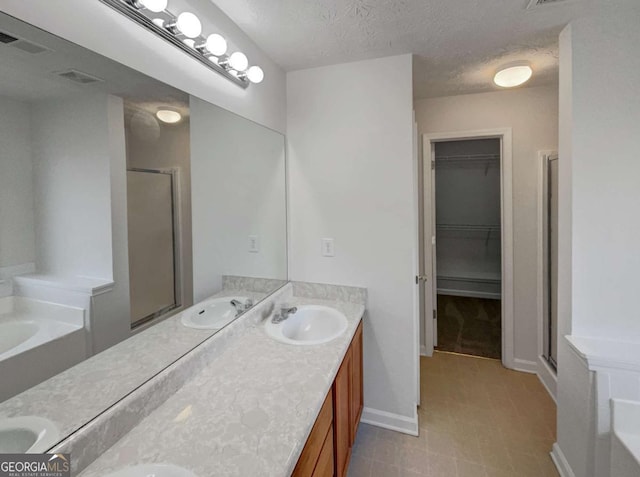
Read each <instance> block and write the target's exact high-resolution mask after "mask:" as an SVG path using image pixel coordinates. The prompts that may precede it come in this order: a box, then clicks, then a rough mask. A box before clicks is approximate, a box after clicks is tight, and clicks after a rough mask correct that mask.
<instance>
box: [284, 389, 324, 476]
mask: <svg viewBox="0 0 640 477" xmlns="http://www.w3.org/2000/svg"><path fill="white" fill-rule="evenodd" d="M332 422H333V399H332V393H331V391H329V394H328V395H327V397H326V398H325V400H324V404H323V405H322V409H320V414H318V419H317V420H316V423H315V425H314V426H313V429H311V434H309V438H308V439H307V443H306V445H305V446H304V449H303V450H302V454H300V459H299V460H298V463H297V464H296V468H295V469H294V470H293V474H291V475H292V476H293V477H311V476H313V475H315V474H314V473H313V471H314V469H315V468H316V464H317V463H318V459H319V458H320V457H321V452H322V451H323V446H324V443H325V440H326V438H327V433H328V432H329V430H330V429H333V427H332V425H331V424H332ZM331 441H332V444H331V457H332V458H333V432H331ZM332 465H333V464H332ZM318 475H321V474H318ZM329 475H331V474H329Z"/></svg>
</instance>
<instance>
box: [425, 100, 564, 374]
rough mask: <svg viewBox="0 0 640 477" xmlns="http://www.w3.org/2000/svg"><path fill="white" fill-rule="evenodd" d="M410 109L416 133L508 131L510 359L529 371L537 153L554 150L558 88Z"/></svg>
mask: <svg viewBox="0 0 640 477" xmlns="http://www.w3.org/2000/svg"><path fill="white" fill-rule="evenodd" d="M415 110H416V118H417V121H418V127H419V129H420V133H421V134H427V133H436V132H455V131H469V130H478V129H496V128H505V127H510V128H512V132H513V232H514V257H513V263H514V271H513V276H514V283H513V286H514V308H515V310H514V333H515V339H514V355H515V358H516V360H521V361H524V362H526V363H524V364H525V365H526V366H529V367H534V366H535V364H534V363H535V362H536V360H537V356H538V343H537V335H538V317H537V306H538V298H537V294H538V293H542V292H543V291H542V290H538V289H537V288H538V283H537V268H538V262H539V260H538V256H537V210H538V209H537V206H538V197H537V180H538V151H540V150H545V149H546V150H549V149H557V144H558V89H557V88H555V87H537V88H524V89H518V90H513V91H498V92H492V93H482V94H468V95H461V96H450V97H444V98H433V99H425V100H418V101H416V102H415ZM516 362H518V361H516ZM521 364H523V363H522V362H521Z"/></svg>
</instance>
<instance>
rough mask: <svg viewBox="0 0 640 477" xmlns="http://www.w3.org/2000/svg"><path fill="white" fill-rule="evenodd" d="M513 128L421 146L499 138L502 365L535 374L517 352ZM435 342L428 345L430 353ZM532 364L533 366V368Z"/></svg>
mask: <svg viewBox="0 0 640 477" xmlns="http://www.w3.org/2000/svg"><path fill="white" fill-rule="evenodd" d="M512 135H513V133H512V130H511V128H497V129H480V130H474V131H454V132H440V133H429V134H424V135H423V138H424V139H423V144H422V147H423V149H424V150H426V149H427V148H428V149H429V150H431V145H432V144H433V143H435V142H442V141H464V140H469V139H491V138H498V139H500V141H501V146H502V154H501V155H500V189H501V190H500V205H501V213H502V214H501V215H502V217H501V218H502V224H501V225H502V228H501V230H502V237H501V242H502V279H501V287H502V290H501V294H502V364H503V365H504V366H505V367H506V368H510V369H519V370H522V371H527V372H534V373H535V372H536V368H537V364H536V363H535V362H533V361H531V362H530V361H523V360H520V361H521V362H520V363H517V362H516V359H515V352H514V341H515V334H514V318H513V315H514V298H513V140H512ZM432 346H433V343H428V342H427V343H426V347H427V352H429V350H430V348H431V347H432ZM531 363H533V367H532V366H531Z"/></svg>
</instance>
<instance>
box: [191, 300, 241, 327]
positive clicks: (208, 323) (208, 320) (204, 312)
mask: <svg viewBox="0 0 640 477" xmlns="http://www.w3.org/2000/svg"><path fill="white" fill-rule="evenodd" d="M231 300H238V301H239V302H241V303H246V301H247V300H248V298H247V297H246V296H228V297H226V296H225V297H221V298H212V299H210V300H205V301H203V302H202V303H199V304H197V305H195V306H193V307H191V309H190V310H187V311H185V312H184V313H183V315H182V324H183V325H184V326H187V327H189V328H199V329H203V330H218V329H220V328H223V327H224V326H226V325H227V324H229V323H230V322H232V321H233V320H234V318H235V317H236V316H237V315H238V311H237V310H236V308H235V307H234V306H233V305H232V304H231Z"/></svg>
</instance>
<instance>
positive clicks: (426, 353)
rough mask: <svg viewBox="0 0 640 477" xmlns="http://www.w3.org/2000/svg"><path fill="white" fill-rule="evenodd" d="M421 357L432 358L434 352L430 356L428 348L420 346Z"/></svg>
mask: <svg viewBox="0 0 640 477" xmlns="http://www.w3.org/2000/svg"><path fill="white" fill-rule="evenodd" d="M420 356H426V357H427V358H431V357H432V356H433V352H431V354H429V352H428V351H427V347H426V346H424V345H422V346H420Z"/></svg>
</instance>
